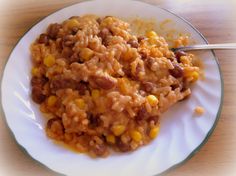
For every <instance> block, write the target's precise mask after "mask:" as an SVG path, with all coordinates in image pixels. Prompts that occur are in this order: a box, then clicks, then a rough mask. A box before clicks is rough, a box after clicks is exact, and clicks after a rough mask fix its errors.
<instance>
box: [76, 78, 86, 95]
mask: <svg viewBox="0 0 236 176" xmlns="http://www.w3.org/2000/svg"><path fill="white" fill-rule="evenodd" d="M76 90H78V91H79V94H80V95H85V92H86V90H88V83H86V82H84V81H80V82H79V83H78V84H77V87H76Z"/></svg>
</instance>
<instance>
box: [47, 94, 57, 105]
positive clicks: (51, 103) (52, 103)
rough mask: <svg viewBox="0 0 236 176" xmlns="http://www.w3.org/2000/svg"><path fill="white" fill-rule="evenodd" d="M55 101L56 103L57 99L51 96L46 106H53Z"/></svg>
mask: <svg viewBox="0 0 236 176" xmlns="http://www.w3.org/2000/svg"><path fill="white" fill-rule="evenodd" d="M56 101H57V97H56V96H54V95H51V96H50V97H49V98H48V100H47V104H48V106H53V105H55V103H56Z"/></svg>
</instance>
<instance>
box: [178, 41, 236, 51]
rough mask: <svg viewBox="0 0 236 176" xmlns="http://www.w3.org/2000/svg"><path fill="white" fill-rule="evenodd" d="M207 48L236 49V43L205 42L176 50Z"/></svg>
mask: <svg viewBox="0 0 236 176" xmlns="http://www.w3.org/2000/svg"><path fill="white" fill-rule="evenodd" d="M207 49H218V50H223V49H236V43H222V44H203V45H192V46H184V47H179V48H175V51H176V50H183V51H191V50H207Z"/></svg>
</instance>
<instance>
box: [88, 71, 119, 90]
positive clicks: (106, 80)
mask: <svg viewBox="0 0 236 176" xmlns="http://www.w3.org/2000/svg"><path fill="white" fill-rule="evenodd" d="M90 80H91V81H92V82H93V83H95V85H96V86H97V87H99V88H101V89H105V90H109V89H112V88H114V87H115V86H116V83H117V81H116V79H115V78H113V77H111V76H109V75H93V76H91V77H90Z"/></svg>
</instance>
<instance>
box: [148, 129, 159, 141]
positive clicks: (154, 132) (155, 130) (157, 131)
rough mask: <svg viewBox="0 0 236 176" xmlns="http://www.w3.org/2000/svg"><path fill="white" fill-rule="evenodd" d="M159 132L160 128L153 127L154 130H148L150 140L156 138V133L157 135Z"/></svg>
mask: <svg viewBox="0 0 236 176" xmlns="http://www.w3.org/2000/svg"><path fill="white" fill-rule="evenodd" d="M159 131H160V127H154V128H152V129H151V130H150V132H149V136H150V138H152V139H154V138H156V137H157V135H158V133H159Z"/></svg>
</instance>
